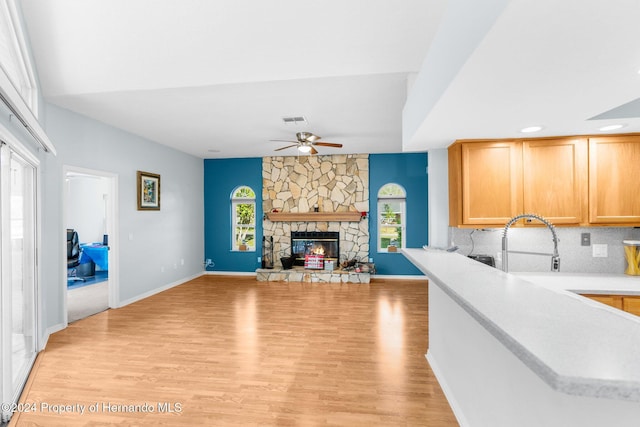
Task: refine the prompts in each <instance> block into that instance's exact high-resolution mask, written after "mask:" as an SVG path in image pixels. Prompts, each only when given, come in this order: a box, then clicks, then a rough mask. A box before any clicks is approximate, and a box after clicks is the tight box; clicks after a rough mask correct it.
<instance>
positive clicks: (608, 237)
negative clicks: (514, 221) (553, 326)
mask: <svg viewBox="0 0 640 427" xmlns="http://www.w3.org/2000/svg"><path fill="white" fill-rule="evenodd" d="M503 232H504V229H503V228H490V229H465V228H452V227H450V228H449V238H450V242H451V244H452V245H455V246H458V250H457V252H458V253H460V254H463V255H470V254H474V255H491V256H493V257H494V258H495V260H496V267H498V268H502V259H501V255H502V235H503ZM556 233H557V235H558V239H559V242H558V252H559V254H560V271H561V272H564V273H612V274H618V273H620V274H622V273H624V270H625V268H626V261H625V258H624V248H623V243H622V241H623V240H640V228H636V227H589V228H586V227H584V228H583V227H556ZM582 233H590V234H591V246H581V244H580V243H581V234H582ZM508 243H509V249H510V250H516V251H531V252H543V253H551V252H553V239H552V236H551V232H550V231H549V230H548V229H547V228H546V227H540V228H539V227H535V228H533V227H532V228H522V227H512V228H510V229H509V231H508ZM594 244H596V245H602V244H604V245H607V257H604V258H599V257H593V255H592V251H593V245H594ZM550 270H551V257H550V256H539V255H522V254H509V271H512V272H515V271H517V272H544V271H550Z"/></svg>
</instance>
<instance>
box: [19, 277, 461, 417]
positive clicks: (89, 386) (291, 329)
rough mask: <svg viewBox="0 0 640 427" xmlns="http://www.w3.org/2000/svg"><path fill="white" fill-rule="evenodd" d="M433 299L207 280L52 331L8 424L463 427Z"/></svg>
mask: <svg viewBox="0 0 640 427" xmlns="http://www.w3.org/2000/svg"><path fill="white" fill-rule="evenodd" d="M427 298H428V292H427V284H426V282H425V281H411V280H388V281H385V280H380V279H375V280H373V281H372V283H371V284H315V283H314V284H312V283H284V282H257V281H256V280H255V278H254V277H236V276H214V275H206V276H202V277H200V278H197V279H195V280H192V281H190V282H188V283H185V284H183V285H180V286H177V287H175V288H173V289H170V290H168V291H165V292H162V293H160V294H157V295H155V296H152V297H150V298H147V299H145V300H143V301H139V302H136V303H134V304H131V305H128V306H126V307H123V308H120V309H117V310H108V311H105V312H102V313H100V314H97V315H95V316H92V317H89V318H86V319H83V320H80V321H78V322H76V323H74V324H72V325H70V326H69V327H68V328H67V329H65V330H63V331H60V332H58V333H56V334H54V335H52V336H51V337H50V339H49V342H48V344H47V347H46V349H45V351H44V352H42V353H41V355H40V357H39V359H38V362H37V368H36V369H35V370H34V372H32V375H31V377H30V379H29V383H28V385H27V388H26V389H25V391H24V392H23V396H22V399H21V401H22V402H25V403H26V404H30V405H32V406H31V407H30V409H31V411H29V412H21V413H16V415H14V417H13V418H12V422H11V425H17V426H47V427H55V426H65V427H66V426H85V425H91V426H106V425H123V426H143V425H144V426H146V425H153V426H181V425H207V426H433V427H440V426H447V427H448V426H457V425H458V424H457V422H456V420H455V418H454V416H453V413H452V412H451V409H450V407H449V405H448V403H447V401H446V399H445V397H444V395H443V393H442V390H441V389H440V386H439V385H438V383H437V381H436V379H435V377H434V375H433V372H432V371H431V369H430V367H429V364H428V363H427V361H426V360H425V358H424V354H425V352H426V350H427V339H428V336H427ZM56 405H58V406H56ZM80 405H84V414H81V413H80V411H81V410H82V407H81V406H80ZM63 410H64V411H65V412H64V413H62V414H58V413H57V412H60V411H63Z"/></svg>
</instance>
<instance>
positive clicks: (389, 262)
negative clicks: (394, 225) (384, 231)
mask: <svg viewBox="0 0 640 427" xmlns="http://www.w3.org/2000/svg"><path fill="white" fill-rule="evenodd" d="M427 165H428V159H427V153H401V154H370V155H369V236H370V241H369V247H370V250H369V257H371V258H373V261H374V263H375V265H376V272H377V274H383V275H422V272H420V270H418V269H417V268H416V267H415V266H414V265H413V264H411V263H410V262H409V261H408V260H407V259H406V258H405V257H404V255H402V254H401V253H400V252H398V253H386V252H377V250H378V244H377V241H378V240H377V239H378V227H377V218H378V191H379V190H380V188H381V187H382V186H383V185H385V184H388V183H391V182H393V183H396V184H400V185H401V186H403V187H404V189H405V190H406V191H407V206H406V214H407V219H406V230H407V232H406V236H405V239H406V241H405V247H407V248H420V247H422V246H423V245H426V244H427V242H428V240H429V239H428V221H427V219H428V217H427V213H428V201H427V195H428V193H427V192H428V185H427V184H428V177H427Z"/></svg>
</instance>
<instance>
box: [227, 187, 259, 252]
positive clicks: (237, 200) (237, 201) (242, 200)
mask: <svg viewBox="0 0 640 427" xmlns="http://www.w3.org/2000/svg"><path fill="white" fill-rule="evenodd" d="M242 188H248V189H250V190H251V191H253V193H254V194H255V191H254V190H253V188H251V187H249V186H247V185H241V186H239V187H236V188H234V190H233V192H232V193H231V251H232V252H255V251H256V246H257V245H256V231H257V230H256V215H257V212H256V199H255V197H234V196H233V195H234V194H235V193H237V192H238V191H239V190H241V189H242ZM248 203H250V204H253V212H254V216H253V220H254V222H253V223H251V224H238V223H236V218H237V217H238V216H237V207H238V205H243V204H248ZM238 226H243V227H253V232H254V236H253V246H249V247H248V248H247V250H245V251H241V250H240V247H239V245H238V242H237V241H236V227H238Z"/></svg>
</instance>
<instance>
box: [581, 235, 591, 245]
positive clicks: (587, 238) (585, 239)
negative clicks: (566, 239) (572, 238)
mask: <svg viewBox="0 0 640 427" xmlns="http://www.w3.org/2000/svg"><path fill="white" fill-rule="evenodd" d="M580 244H581V245H582V246H591V233H582V234H581V235H580Z"/></svg>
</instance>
